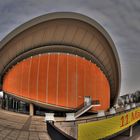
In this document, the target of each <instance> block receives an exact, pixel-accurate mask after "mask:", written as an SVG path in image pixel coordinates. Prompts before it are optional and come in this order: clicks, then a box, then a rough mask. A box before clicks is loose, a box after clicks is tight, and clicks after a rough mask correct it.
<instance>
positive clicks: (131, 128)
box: [129, 125, 133, 137]
mask: <svg viewBox="0 0 140 140" xmlns="http://www.w3.org/2000/svg"><path fill="white" fill-rule="evenodd" d="M129 129H130V132H129V137H132V135H133V126H132V125H131V126H130V128H129Z"/></svg>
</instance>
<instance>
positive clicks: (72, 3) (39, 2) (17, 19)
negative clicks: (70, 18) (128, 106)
mask: <svg viewBox="0 0 140 140" xmlns="http://www.w3.org/2000/svg"><path fill="white" fill-rule="evenodd" d="M56 11H72V12H78V13H82V14H85V15H87V16H89V17H91V18H93V19H95V20H96V21H98V22H99V23H100V24H101V25H102V26H103V27H104V28H105V29H106V30H107V32H108V33H109V34H110V35H111V37H112V39H113V41H114V43H115V45H116V48H117V50H118V53H119V56H120V62H121V69H122V83H121V94H126V93H130V92H134V91H135V90H138V89H140V0H0V40H2V39H3V38H4V37H5V36H6V35H7V34H8V33H9V32H11V31H12V30H13V29H14V28H16V27H17V26H19V25H21V24H23V23H24V22H26V21H28V20H30V19H32V18H34V17H37V16H40V15H43V14H46V13H50V12H56Z"/></svg>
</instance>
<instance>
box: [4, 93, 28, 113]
mask: <svg viewBox="0 0 140 140" xmlns="http://www.w3.org/2000/svg"><path fill="white" fill-rule="evenodd" d="M2 108H3V109H5V110H9V111H14V112H19V113H24V114H29V104H28V103H25V102H23V101H20V100H18V99H16V98H15V97H13V96H11V95H8V94H6V93H4V94H3V98H2Z"/></svg>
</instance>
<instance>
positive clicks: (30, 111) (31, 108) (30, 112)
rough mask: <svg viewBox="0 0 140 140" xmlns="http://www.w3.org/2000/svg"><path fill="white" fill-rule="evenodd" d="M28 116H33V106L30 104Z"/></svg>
mask: <svg viewBox="0 0 140 140" xmlns="http://www.w3.org/2000/svg"><path fill="white" fill-rule="evenodd" d="M29 114H30V116H33V115H34V105H33V104H32V103H30V109H29Z"/></svg>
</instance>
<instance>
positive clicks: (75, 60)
mask: <svg viewBox="0 0 140 140" xmlns="http://www.w3.org/2000/svg"><path fill="white" fill-rule="evenodd" d="M3 91H4V92H6V93H9V94H12V95H15V96H18V97H22V98H25V99H28V100H31V101H34V102H37V103H40V104H46V105H54V106H55V107H58V108H59V107H64V108H69V109H76V108H78V107H79V106H80V105H81V104H83V103H84V96H91V97H92V99H93V100H99V101H100V104H101V106H99V107H95V108H93V109H92V110H107V109H108V108H109V106H110V87H109V83H108V80H107V78H106V77H105V75H104V74H103V72H102V71H101V70H100V69H99V68H98V67H97V66H96V65H95V64H93V63H91V62H90V61H88V60H86V59H84V58H82V57H79V56H76V55H71V54H64V53H48V54H47V53H46V54H42V55H36V56H33V57H30V58H28V59H25V60H23V61H21V62H19V63H18V64H16V65H15V66H14V67H13V68H11V69H10V70H9V71H8V72H7V74H6V75H5V76H4V81H3Z"/></svg>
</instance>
